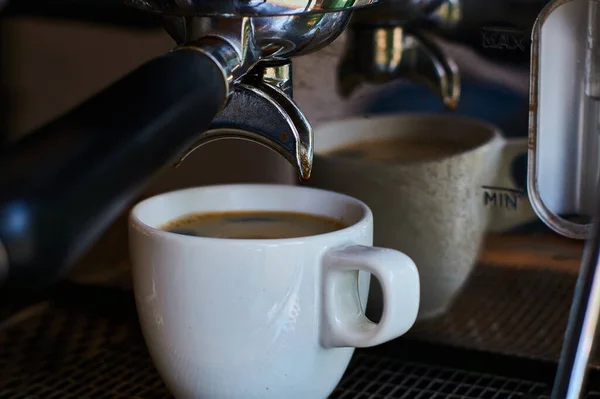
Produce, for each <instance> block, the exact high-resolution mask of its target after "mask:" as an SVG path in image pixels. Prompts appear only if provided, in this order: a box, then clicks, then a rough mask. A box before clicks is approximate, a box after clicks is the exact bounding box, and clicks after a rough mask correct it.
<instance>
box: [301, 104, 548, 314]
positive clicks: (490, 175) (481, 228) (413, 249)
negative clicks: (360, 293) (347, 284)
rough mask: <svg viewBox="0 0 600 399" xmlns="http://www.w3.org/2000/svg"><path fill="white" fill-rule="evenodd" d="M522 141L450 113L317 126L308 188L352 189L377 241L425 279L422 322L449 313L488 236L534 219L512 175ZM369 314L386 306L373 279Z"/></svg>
mask: <svg viewBox="0 0 600 399" xmlns="http://www.w3.org/2000/svg"><path fill="white" fill-rule="evenodd" d="M526 152H527V140H526V139H511V140H507V139H505V138H504V137H503V136H502V134H501V132H500V131H499V129H498V128H496V127H495V126H493V125H489V124H487V123H484V122H480V121H477V120H473V119H468V118H464V117H460V116H451V115H418V114H410V115H408V114H407V115H393V116H376V117H363V118H357V119H347V120H342V121H336V122H330V123H327V124H324V125H321V126H320V127H318V128H317V129H316V130H315V157H314V167H313V170H314V173H313V177H312V178H311V179H310V181H309V182H308V184H309V185H312V186H315V187H320V188H325V189H327V190H331V191H336V192H340V193H343V194H347V195H351V196H353V197H355V198H358V199H360V200H361V201H363V202H365V203H366V204H367V205H368V206H369V207H370V208H371V209H372V210H373V214H374V242H375V245H378V246H384V247H389V248H394V249H396V250H399V251H402V252H404V253H406V254H407V255H408V256H410V257H411V258H412V259H413V260H414V261H415V263H416V264H417V267H418V269H419V274H420V276H421V304H420V310H419V319H420V320H423V319H427V318H432V317H435V316H439V315H441V314H443V313H444V312H445V311H446V310H447V309H448V308H449V307H450V305H451V304H452V301H453V300H454V298H455V297H456V296H457V294H458V293H459V292H460V290H461V288H462V287H463V286H464V285H465V282H466V281H467V279H468V277H469V275H470V273H471V271H472V270H473V268H474V265H475V263H476V260H477V256H478V253H479V250H480V248H481V245H482V242H483V238H484V235H485V233H486V232H489V231H493V232H502V231H506V230H508V229H510V228H513V227H516V226H518V225H520V224H523V223H526V222H531V221H534V220H535V219H536V217H535V214H534V212H533V210H532V208H531V206H530V204H529V201H528V199H527V197H526V195H525V193H524V192H523V191H522V189H520V188H519V187H517V185H516V183H515V182H514V181H513V179H512V177H511V170H512V163H513V160H514V159H515V158H516V157H517V156H520V155H522V154H524V153H526ZM371 286H372V290H371V296H370V302H369V303H370V308H369V313H371V314H374V313H380V312H381V303H382V301H381V299H380V295H381V294H380V291H379V290H378V286H377V284H372V285H371Z"/></svg>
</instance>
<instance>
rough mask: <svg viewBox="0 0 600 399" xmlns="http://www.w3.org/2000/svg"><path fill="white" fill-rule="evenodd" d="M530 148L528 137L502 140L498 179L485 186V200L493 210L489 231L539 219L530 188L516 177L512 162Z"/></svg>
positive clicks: (487, 206)
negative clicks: (530, 199)
mask: <svg viewBox="0 0 600 399" xmlns="http://www.w3.org/2000/svg"><path fill="white" fill-rule="evenodd" d="M527 150H528V142H527V139H526V138H518V139H508V140H506V141H505V142H504V144H503V148H502V153H501V157H500V166H499V170H498V173H497V174H496V179H495V180H494V183H493V184H492V185H490V186H484V187H483V189H484V193H483V203H484V206H485V207H486V208H488V209H489V212H490V219H489V223H488V227H487V231H488V232H492V233H502V232H505V231H508V230H511V229H513V228H515V227H518V226H520V225H523V224H526V223H530V222H533V221H535V220H537V216H536V214H535V212H534V210H533V208H532V207H531V204H530V202H529V198H528V196H527V192H526V191H524V190H525V189H524V188H523V187H519V186H518V185H517V184H516V182H515V181H514V178H513V169H512V166H513V162H514V160H515V159H516V158H517V157H518V156H521V155H523V154H527Z"/></svg>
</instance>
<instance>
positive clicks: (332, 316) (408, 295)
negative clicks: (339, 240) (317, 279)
mask: <svg viewBox="0 0 600 399" xmlns="http://www.w3.org/2000/svg"><path fill="white" fill-rule="evenodd" d="M359 271H365V272H368V273H371V274H372V275H374V276H375V277H376V278H377V279H378V280H379V284H380V285H381V288H382V293H383V314H382V316H381V320H380V321H379V323H374V322H372V321H371V320H369V319H368V318H367V316H365V312H364V309H363V307H362V305H361V301H360V297H359V284H358V283H359V281H358V274H359V273H358V272H359ZM419 291H420V286H419V273H418V271H417V267H416V266H415V263H414V262H413V261H412V259H410V258H409V257H408V256H406V255H405V254H403V253H402V252H398V251H395V250H392V249H385V248H373V247H368V246H362V245H353V246H347V247H343V248H336V249H332V250H329V251H327V252H326V253H325V255H324V259H323V314H322V327H321V342H322V344H323V346H325V347H354V348H365V347H370V346H375V345H379V344H382V343H384V342H386V341H389V340H392V339H394V338H397V337H399V336H401V335H402V334H404V333H406V332H407V331H408V330H409V329H410V328H411V327H412V325H413V324H414V322H415V320H416V318H417V313H418V310H419V295H420V292H419Z"/></svg>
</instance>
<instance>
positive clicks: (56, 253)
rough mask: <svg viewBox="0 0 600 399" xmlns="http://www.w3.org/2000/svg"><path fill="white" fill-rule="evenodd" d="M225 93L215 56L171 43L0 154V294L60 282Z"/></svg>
mask: <svg viewBox="0 0 600 399" xmlns="http://www.w3.org/2000/svg"><path fill="white" fill-rule="evenodd" d="M226 97H227V82H226V81H225V78H224V74H223V73H222V72H221V69H220V68H219V67H218V66H217V65H216V64H215V63H214V62H213V60H212V59H211V58H209V57H208V56H206V55H204V54H203V53H201V52H198V51H195V50H189V49H186V50H177V51H173V52H171V53H169V54H167V55H164V56H162V57H160V58H157V59H154V60H151V61H149V62H148V63H146V64H144V65H142V66H141V67H140V68H138V69H137V70H135V71H133V72H131V73H130V74H128V75H127V76H125V77H124V78H122V79H121V80H120V81H118V82H116V83H114V84H113V85H112V86H110V87H108V88H107V89H105V90H103V91H102V92H100V93H99V94H97V95H95V96H94V97H92V98H91V99H89V100H88V101H86V102H85V103H83V104H82V105H80V106H79V107H77V108H76V109H74V110H73V111H71V112H69V113H67V114H66V115H64V116H62V117H61V118H59V119H58V120H56V121H54V122H52V123H50V124H48V125H47V126H44V127H43V128H41V129H39V130H38V131H36V132H34V133H32V134H31V135H29V136H27V137H26V138H25V139H23V140H21V141H19V142H16V143H15V144H14V145H12V146H11V147H8V148H6V149H4V150H3V151H1V152H0V276H1V275H2V268H3V265H2V263H5V265H4V268H5V269H6V267H7V268H8V279H7V280H6V282H5V284H4V285H1V284H0V298H1V297H2V296H3V294H6V293H8V294H6V295H7V297H12V296H13V295H12V294H11V293H15V292H32V291H39V289H41V288H45V287H48V286H49V285H50V284H51V283H53V282H55V281H57V280H58V278H59V277H60V276H61V275H62V274H63V273H64V272H65V271H66V270H67V269H68V267H69V266H71V265H72V264H73V263H74V262H75V261H76V260H77V259H78V258H79V257H80V256H81V255H83V253H84V251H85V250H86V249H87V248H88V247H89V246H90V245H91V244H92V243H94V242H95V240H96V239H97V238H99V236H100V234H101V233H102V232H103V231H104V230H105V229H106V228H107V227H108V226H109V225H110V223H111V222H113V221H114V220H115V219H116V218H117V217H118V216H119V214H121V213H122V212H123V211H124V210H125V208H126V207H127V206H128V204H130V203H131V201H132V200H133V199H135V197H136V196H138V195H139V194H140V193H141V191H142V189H143V188H144V187H145V185H146V184H145V183H147V182H148V180H149V179H150V177H152V175H153V174H154V173H155V172H157V171H158V170H159V169H161V168H162V167H164V166H165V165H166V164H168V163H169V162H172V161H175V160H176V157H177V155H180V154H181V153H182V152H183V151H184V150H185V149H186V148H187V146H189V145H191V144H192V142H194V141H195V138H197V136H198V135H199V134H200V133H202V132H203V131H204V130H206V128H207V127H208V126H209V124H210V123H211V121H212V119H213V118H214V117H215V115H216V114H217V113H218V112H219V110H220V109H221V107H222V106H223V104H224V103H225V101H226ZM2 247H4V250H5V252H6V255H7V256H5V257H6V258H7V259H5V260H4V261H3V258H4V256H3V255H2ZM1 301H2V299H0V302H1Z"/></svg>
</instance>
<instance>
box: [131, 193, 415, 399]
mask: <svg viewBox="0 0 600 399" xmlns="http://www.w3.org/2000/svg"><path fill="white" fill-rule="evenodd" d="M240 210H249V211H260V210H263V211H264V210H268V211H286V212H287V211H293V212H301V213H308V214H313V215H323V216H329V217H333V218H336V219H338V220H340V221H342V222H343V223H344V224H347V225H348V226H349V227H347V228H344V229H342V230H339V231H335V232H331V233H327V234H321V235H315V236H310V237H304V238H288V239H272V240H243V239H220V238H202V237H191V236H186V235H179V234H174V233H170V232H166V231H163V230H160V226H162V225H164V224H165V223H167V222H169V221H171V220H173V219H176V218H179V217H181V216H184V215H188V214H192V213H205V212H222V211H240ZM129 226H130V228H129V235H130V253H131V257H132V261H133V280H134V291H135V299H136V303H137V308H138V314H139V319H140V323H141V326H142V331H143V333H144V338H145V340H146V344H147V346H148V349H149V351H150V355H151V356H152V359H153V361H154V363H155V365H156V367H157V369H158V371H159V373H160V375H161V376H162V378H163V380H164V382H165V383H166V385H167V386H168V387H169V388H170V390H171V391H172V392H173V393H174V395H175V396H176V397H177V398H194V399H202V398H210V399H225V398H227V399H236V398H240V399H241V398H243V399H253V398H277V399H281V398H286V399H323V398H325V397H327V396H328V395H329V394H330V393H331V392H332V391H333V389H334V388H335V386H336V385H337V383H338V382H339V380H340V379H341V377H342V375H343V373H344V371H345V369H346V367H347V366H348V362H349V361H350V357H351V356H352V353H353V351H354V348H357V347H368V346H373V345H378V344H381V343H383V342H386V341H389V340H391V339H394V338H396V337H398V336H400V335H402V334H404V333H405V332H406V331H407V330H408V329H409V328H410V327H411V326H412V325H413V323H414V321H415V319H416V316H417V312H418V307H419V276H418V272H417V269H416V267H415V264H414V263H413V261H412V260H411V259H410V258H409V257H408V256H406V255H404V254H403V253H401V252H398V251H396V250H391V249H382V248H373V247H372V240H373V235H372V234H373V233H372V229H373V216H372V214H371V211H370V209H369V208H368V207H367V206H366V205H365V204H364V203H362V202H360V201H358V200H356V199H354V198H351V197H348V196H345V195H342V194H337V193H333V192H328V191H324V190H318V189H312V188H308V187H296V186H290V185H287V186H286V185H258V184H257V185H243V184H240V185H223V186H208V187H199V188H191V189H186V190H181V191H175V192H170V193H166V194H162V195H158V196H156V197H152V198H150V199H147V200H144V201H142V202H141V203H139V204H138V205H136V206H135V207H134V209H133V210H132V212H131V215H130V223H129ZM359 271H361V272H360V273H359ZM365 272H368V273H372V274H373V275H374V276H375V277H376V278H377V279H378V281H379V282H380V284H381V286H382V287H383V302H384V309H385V310H384V314H383V317H382V318H381V320H380V321H379V323H378V324H374V323H372V322H371V321H369V320H368V319H367V318H366V316H365V315H364V312H363V308H364V306H365V305H366V300H367V296H368V290H369V281H370V278H369V274H368V273H365Z"/></svg>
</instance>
